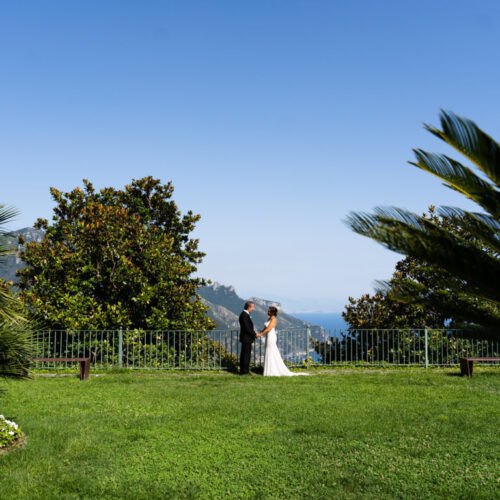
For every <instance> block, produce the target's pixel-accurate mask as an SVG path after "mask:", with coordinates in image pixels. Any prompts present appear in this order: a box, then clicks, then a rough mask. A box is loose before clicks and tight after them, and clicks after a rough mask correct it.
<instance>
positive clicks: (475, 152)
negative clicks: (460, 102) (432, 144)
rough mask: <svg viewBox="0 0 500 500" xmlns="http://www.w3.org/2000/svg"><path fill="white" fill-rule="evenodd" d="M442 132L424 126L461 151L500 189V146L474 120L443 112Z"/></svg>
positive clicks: (441, 119) (425, 125)
mask: <svg viewBox="0 0 500 500" xmlns="http://www.w3.org/2000/svg"><path fill="white" fill-rule="evenodd" d="M440 122H441V128H442V130H439V129H437V128H435V127H432V126H430V125H427V124H424V127H425V128H426V129H427V130H428V131H429V132H431V133H432V134H434V135H435V136H437V137H439V138H440V139H442V140H443V141H445V142H446V143H447V144H449V145H450V146H452V147H454V148H455V149H456V150H457V151H460V153H462V154H463V155H464V156H466V157H467V158H469V160H471V161H472V162H473V163H475V165H476V166H477V167H478V168H479V169H480V170H481V171H483V172H484V173H485V174H486V175H487V176H488V177H489V178H490V179H491V180H492V181H493V182H494V183H495V184H496V185H497V186H498V187H500V145H499V144H498V143H497V142H496V141H495V140H494V139H492V138H491V137H490V136H489V135H488V134H486V133H485V132H483V131H482V130H481V129H480V128H479V127H478V126H477V125H476V124H475V123H474V122H473V121H472V120H469V119H467V118H462V117H460V116H458V115H456V114H455V113H453V112H451V111H445V110H441V115H440Z"/></svg>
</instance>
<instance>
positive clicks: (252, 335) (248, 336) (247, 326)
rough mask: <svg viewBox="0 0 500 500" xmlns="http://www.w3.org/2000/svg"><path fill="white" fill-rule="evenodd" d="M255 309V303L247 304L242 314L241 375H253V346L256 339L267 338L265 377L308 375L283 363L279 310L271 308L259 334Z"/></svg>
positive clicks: (249, 302)
mask: <svg viewBox="0 0 500 500" xmlns="http://www.w3.org/2000/svg"><path fill="white" fill-rule="evenodd" d="M254 309H255V303H254V302H252V301H250V300H249V301H247V302H245V306H244V309H243V311H242V312H241V314H240V318H239V320H240V342H241V354H240V375H251V373H250V358H251V356H252V344H253V343H254V341H255V339H256V338H260V337H263V336H264V335H265V336H266V351H265V352H266V354H265V358H264V377H293V376H296V375H307V373H293V372H291V371H290V370H289V369H288V368H287V367H286V365H285V363H284V362H283V358H282V357H281V354H280V351H279V349H278V345H277V337H276V325H277V323H278V322H277V319H276V317H277V316H278V309H277V308H276V307H274V306H271V307H269V309H268V310H267V315H268V316H269V320H268V321H266V323H265V328H264V329H263V330H262V331H261V332H259V333H257V332H256V331H255V328H254V326H253V321H252V318H251V316H250V314H251V313H252V311H253V310H254Z"/></svg>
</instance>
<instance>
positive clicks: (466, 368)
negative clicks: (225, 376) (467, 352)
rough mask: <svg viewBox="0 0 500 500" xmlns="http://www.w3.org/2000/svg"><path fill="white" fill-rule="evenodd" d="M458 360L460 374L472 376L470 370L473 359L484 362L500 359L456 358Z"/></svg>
mask: <svg viewBox="0 0 500 500" xmlns="http://www.w3.org/2000/svg"><path fill="white" fill-rule="evenodd" d="M458 359H459V361H460V374H461V375H467V376H468V377H472V371H473V370H474V361H478V362H479V363H482V362H483V363H484V362H488V361H497V362H498V361H500V358H458Z"/></svg>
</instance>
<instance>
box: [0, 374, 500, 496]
mask: <svg viewBox="0 0 500 500" xmlns="http://www.w3.org/2000/svg"><path fill="white" fill-rule="evenodd" d="M457 371H458V370H457V369H455V370H453V371H447V370H429V371H427V372H426V371H424V370H408V371H391V370H380V371H375V370H350V371H331V372H329V373H316V374H314V375H311V376H310V377H296V378H295V377H294V378H279V379H276V378H264V377H260V376H255V377H252V378H250V377H247V378H240V377H238V376H236V375H231V374H203V373H202V374H169V373H101V374H99V376H96V375H93V376H92V377H91V379H90V380H87V381H85V382H80V381H79V380H78V379H77V378H76V377H73V376H71V377H68V376H66V377H60V378H47V377H41V376H40V377H35V378H34V379H33V380H31V381H27V382H10V383H7V384H2V385H3V386H4V387H5V388H6V389H7V390H8V392H7V394H6V395H4V396H3V397H2V399H1V400H0V410H1V411H0V413H3V414H4V415H6V416H7V417H8V418H10V419H14V420H15V421H16V422H17V423H18V424H19V425H20V426H21V428H22V429H23V431H24V432H25V433H26V434H27V435H28V443H27V446H26V447H25V449H23V450H20V451H16V452H12V453H9V454H6V455H3V456H0V496H1V497H2V499H3V500H6V499H11V498H12V499H14V498H15V499H19V498H27V499H52V498H54V499H71V498H75V499H76V498H133V499H134V500H138V499H143V498H144V499H146V498H147V499H150V498H151V499H152V498H162V499H163V498H221V497H229V498H244V499H252V498H255V499H258V498H259V499H260V498H273V499H274V498H287V499H288V498H353V499H358V498H405V499H406V498H474V499H476V498H485V499H486V498H488V499H491V498H500V495H499V489H500V478H499V463H498V459H499V456H500V435H499V433H498V429H499V428H500V398H499V395H500V394H499V393H500V370H498V369H495V368H486V367H485V368H478V369H477V372H476V374H475V376H474V378H473V379H466V378H461V377H457V376H454V374H455V373H457Z"/></svg>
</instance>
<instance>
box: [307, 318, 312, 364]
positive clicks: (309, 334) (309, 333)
mask: <svg viewBox="0 0 500 500" xmlns="http://www.w3.org/2000/svg"><path fill="white" fill-rule="evenodd" d="M310 336H311V329H310V328H309V327H307V328H306V366H307V368H309V338H310Z"/></svg>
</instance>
